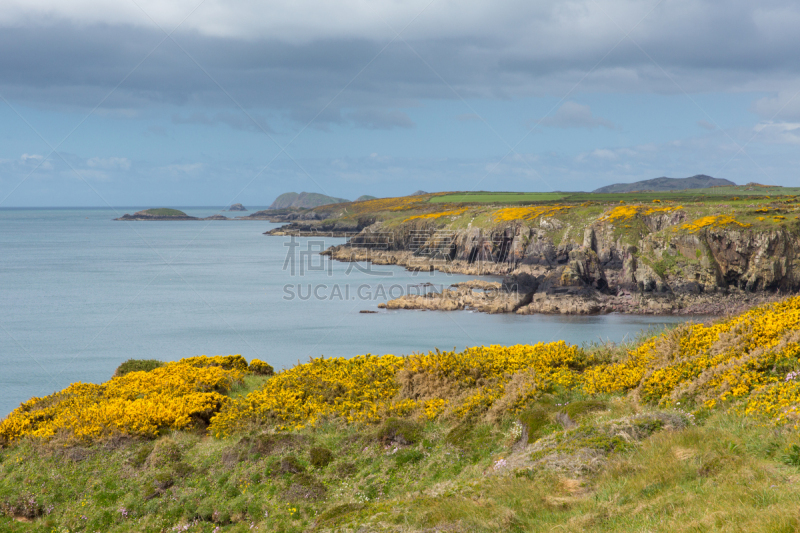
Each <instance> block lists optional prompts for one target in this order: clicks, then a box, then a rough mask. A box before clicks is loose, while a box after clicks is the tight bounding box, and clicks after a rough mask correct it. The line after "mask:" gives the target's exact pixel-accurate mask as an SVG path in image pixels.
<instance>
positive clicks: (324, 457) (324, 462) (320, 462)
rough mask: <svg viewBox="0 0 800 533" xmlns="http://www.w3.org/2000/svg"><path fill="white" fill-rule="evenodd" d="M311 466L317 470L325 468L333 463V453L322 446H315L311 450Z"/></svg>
mask: <svg viewBox="0 0 800 533" xmlns="http://www.w3.org/2000/svg"><path fill="white" fill-rule="evenodd" d="M309 455H310V456H311V464H312V465H314V466H315V467H316V468H325V467H326V466H328V465H329V464H330V462H331V461H333V452H332V451H330V450H329V449H328V448H324V447H322V446H314V447H313V448H311V450H309Z"/></svg>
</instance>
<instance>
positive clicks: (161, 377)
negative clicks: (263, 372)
mask: <svg viewBox="0 0 800 533" xmlns="http://www.w3.org/2000/svg"><path fill="white" fill-rule="evenodd" d="M206 359H207V360H209V365H210V366H200V364H201V362H202V358H197V357H193V358H190V359H189V360H188V361H190V362H186V361H187V360H182V361H178V362H176V363H167V364H166V365H164V366H163V367H160V368H156V369H155V370H151V371H149V372H130V373H128V374H125V375H124V376H121V377H115V378H112V379H111V380H109V381H107V382H106V383H104V384H102V385H93V384H89V383H74V384H72V385H70V386H69V387H67V388H66V389H64V390H62V391H60V392H57V393H55V394H51V395H50V396H45V397H44V398H32V399H30V400H28V401H27V402H25V403H23V404H22V405H20V407H18V408H17V409H15V410H14V411H13V412H12V413H11V414H9V415H8V417H7V418H6V419H5V420H3V421H2V422H0V442H5V443H8V442H12V441H15V440H18V439H19V438H21V437H23V436H31V437H34V438H43V439H48V438H51V437H53V436H56V435H59V436H64V437H66V438H70V439H77V440H94V439H98V438H101V437H104V436H109V435H113V434H115V433H125V434H129V435H138V436H144V437H153V436H155V435H157V434H158V432H159V431H160V430H162V429H167V428H171V429H184V428H187V427H190V426H192V425H193V424H194V423H195V422H196V421H197V420H203V421H206V422H207V421H209V420H210V418H211V417H212V416H213V414H214V413H216V412H217V411H218V410H219V408H220V407H222V405H223V404H225V403H226V402H227V401H229V398H228V397H227V396H225V393H227V392H228V391H229V390H230V388H231V386H232V385H233V384H234V383H235V382H236V381H238V380H240V379H241V377H242V372H241V371H240V370H237V369H224V368H222V367H221V366H216V365H213V360H212V359H213V358H206Z"/></svg>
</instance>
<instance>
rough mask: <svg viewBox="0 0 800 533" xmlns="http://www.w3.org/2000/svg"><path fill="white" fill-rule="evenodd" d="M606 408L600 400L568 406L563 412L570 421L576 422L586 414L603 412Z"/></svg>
mask: <svg viewBox="0 0 800 533" xmlns="http://www.w3.org/2000/svg"><path fill="white" fill-rule="evenodd" d="M606 407H607V406H606V403H605V402H602V401H600V400H582V401H578V402H572V403H570V404H568V405H567V406H566V407H565V408H564V412H565V413H567V414H568V415H569V417H570V418H571V419H573V420H578V418H580V417H581V416H583V415H585V414H586V413H591V412H594V411H604V410H605V409H606Z"/></svg>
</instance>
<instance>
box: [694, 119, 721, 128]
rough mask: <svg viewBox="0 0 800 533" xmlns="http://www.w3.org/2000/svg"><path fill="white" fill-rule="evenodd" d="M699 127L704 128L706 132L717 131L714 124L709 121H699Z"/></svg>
mask: <svg viewBox="0 0 800 533" xmlns="http://www.w3.org/2000/svg"><path fill="white" fill-rule="evenodd" d="M697 125H698V126H700V127H701V128H703V129H704V130H709V131H710V130H715V129H717V126H716V125H714V124H712V123H711V122H709V121H707V120H698V121H697Z"/></svg>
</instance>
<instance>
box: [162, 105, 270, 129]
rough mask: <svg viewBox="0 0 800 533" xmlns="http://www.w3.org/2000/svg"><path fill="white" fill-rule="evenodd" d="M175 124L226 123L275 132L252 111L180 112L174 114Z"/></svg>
mask: <svg viewBox="0 0 800 533" xmlns="http://www.w3.org/2000/svg"><path fill="white" fill-rule="evenodd" d="M172 123H173V124H203V125H206V126H215V125H217V124H226V125H228V126H230V127H231V128H233V129H235V130H243V131H254V132H259V133H261V132H267V133H275V131H274V130H273V129H272V128H271V127H270V126H269V124H268V123H267V121H266V120H265V119H264V118H263V117H261V116H258V115H257V114H254V113H252V112H248V113H245V112H244V111H241V110H239V112H238V113H237V112H227V111H220V112H218V113H215V114H206V113H202V112H199V111H198V112H194V113H191V114H189V115H188V116H183V115H181V114H179V113H175V114H173V115H172Z"/></svg>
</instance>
